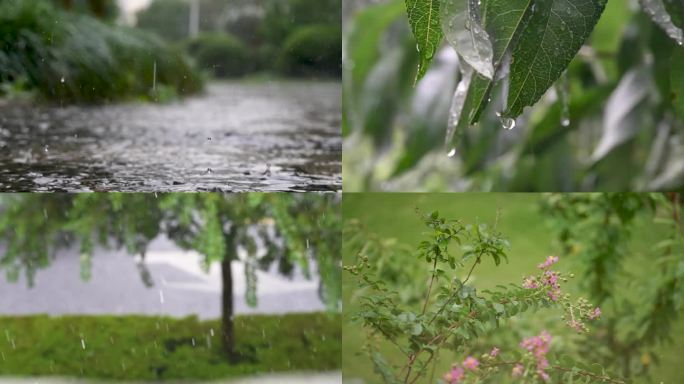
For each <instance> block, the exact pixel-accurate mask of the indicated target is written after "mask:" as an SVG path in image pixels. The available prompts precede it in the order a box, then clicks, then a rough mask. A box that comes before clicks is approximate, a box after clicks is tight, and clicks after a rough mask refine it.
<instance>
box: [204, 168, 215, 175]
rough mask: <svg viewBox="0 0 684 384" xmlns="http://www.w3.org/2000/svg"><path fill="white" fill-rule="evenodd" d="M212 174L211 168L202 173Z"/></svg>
mask: <svg viewBox="0 0 684 384" xmlns="http://www.w3.org/2000/svg"><path fill="white" fill-rule="evenodd" d="M212 173H214V171H212V170H211V168H207V170H206V171H204V174H205V175H211V174H212Z"/></svg>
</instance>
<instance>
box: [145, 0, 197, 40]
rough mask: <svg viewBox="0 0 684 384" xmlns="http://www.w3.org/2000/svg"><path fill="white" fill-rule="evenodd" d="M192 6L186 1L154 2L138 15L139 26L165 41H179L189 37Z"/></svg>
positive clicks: (167, 0) (155, 0) (166, 0)
mask: <svg viewBox="0 0 684 384" xmlns="http://www.w3.org/2000/svg"><path fill="white" fill-rule="evenodd" d="M189 19H190V5H189V4H188V2H187V1H184V0H154V1H152V3H151V4H150V6H149V7H147V8H145V9H143V10H141V11H140V12H138V14H137V26H138V27H139V28H141V29H144V30H146V31H150V32H154V33H156V34H157V35H159V36H161V37H163V38H164V39H167V40H170V41H178V40H181V39H184V38H186V37H187V36H188V30H189V29H188V28H189V27H188V21H189Z"/></svg>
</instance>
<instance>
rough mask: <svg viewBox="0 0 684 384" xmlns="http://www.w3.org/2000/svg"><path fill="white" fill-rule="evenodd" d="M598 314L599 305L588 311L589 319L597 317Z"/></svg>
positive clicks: (599, 312) (599, 314) (599, 311)
mask: <svg viewBox="0 0 684 384" xmlns="http://www.w3.org/2000/svg"><path fill="white" fill-rule="evenodd" d="M600 316H601V308H599V307H596V308H594V310H593V311H591V312H590V313H589V319H591V320H594V319H598V318H599V317H600Z"/></svg>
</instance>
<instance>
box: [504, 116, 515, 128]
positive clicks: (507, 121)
mask: <svg viewBox="0 0 684 384" xmlns="http://www.w3.org/2000/svg"><path fill="white" fill-rule="evenodd" d="M501 126H502V127H503V129H507V130H509V131H510V130H511V129H513V128H515V119H511V118H510V117H503V118H501Z"/></svg>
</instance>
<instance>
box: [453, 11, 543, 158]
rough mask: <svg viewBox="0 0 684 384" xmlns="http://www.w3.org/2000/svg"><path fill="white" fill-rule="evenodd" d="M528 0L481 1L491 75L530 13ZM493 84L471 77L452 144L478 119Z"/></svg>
mask: <svg viewBox="0 0 684 384" xmlns="http://www.w3.org/2000/svg"><path fill="white" fill-rule="evenodd" d="M532 3H533V1H532V0H505V1H504V0H484V1H482V5H481V7H482V24H483V25H484V27H485V29H486V30H487V33H488V34H489V36H491V38H492V47H493V50H494V56H493V59H494V68H495V72H496V71H498V70H499V69H500V68H499V67H500V66H501V63H502V60H503V57H504V55H505V54H506V51H507V50H508V49H509V48H510V47H511V46H512V43H513V42H514V37H515V36H517V35H519V34H520V33H521V31H522V30H523V28H524V26H525V23H524V21H523V20H524V19H525V14H526V13H531V11H530V10H531V6H532ZM493 86H494V80H491V79H488V78H487V77H485V76H482V75H480V74H479V73H475V74H474V76H473V78H472V80H471V82H470V87H469V89H468V93H467V95H466V99H465V102H464V104H463V109H462V111H461V115H460V116H459V119H458V124H457V126H456V129H455V132H456V133H455V134H454V138H453V140H452V144H456V142H458V141H459V140H460V135H461V134H462V132H464V130H465V129H466V128H467V127H468V126H469V125H471V124H474V123H476V122H477V121H478V120H479V119H480V114H481V113H482V110H484V108H485V106H486V105H487V103H488V100H489V94H490V92H491V91H492V88H493Z"/></svg>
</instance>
